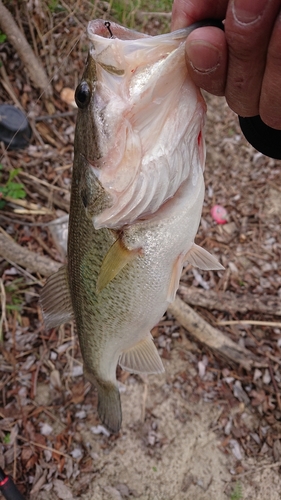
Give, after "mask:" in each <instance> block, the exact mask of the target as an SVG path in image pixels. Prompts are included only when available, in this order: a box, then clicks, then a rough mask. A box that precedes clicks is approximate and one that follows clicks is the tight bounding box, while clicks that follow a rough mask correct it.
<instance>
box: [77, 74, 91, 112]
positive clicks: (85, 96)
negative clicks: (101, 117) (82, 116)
mask: <svg viewBox="0 0 281 500" xmlns="http://www.w3.org/2000/svg"><path fill="white" fill-rule="evenodd" d="M90 99H91V89H90V86H89V84H88V83H87V82H86V81H83V82H81V83H79V85H78V87H77V88H76V90H75V102H76V104H77V106H78V108H80V109H85V108H86V107H87V106H88V104H89V102H90Z"/></svg>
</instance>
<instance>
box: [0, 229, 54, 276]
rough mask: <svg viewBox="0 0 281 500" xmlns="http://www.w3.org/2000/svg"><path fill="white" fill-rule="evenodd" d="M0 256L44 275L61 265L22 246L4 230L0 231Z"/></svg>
mask: <svg viewBox="0 0 281 500" xmlns="http://www.w3.org/2000/svg"><path fill="white" fill-rule="evenodd" d="M0 256H1V257H3V259H7V260H8V261H12V262H16V264H19V265H20V266H22V267H24V268H27V269H28V270H29V271H31V272H32V273H40V274H41V275H43V276H50V275H51V274H53V273H55V272H56V271H57V270H58V269H59V267H61V264H59V262H55V261H54V260H51V259H49V258H48V257H45V256H44V255H39V254H38V253H36V252H31V251H30V250H28V249H27V248H25V247H21V246H20V245H18V244H17V243H16V242H15V241H14V240H13V239H12V238H10V236H8V234H7V233H5V231H3V230H1V232H0Z"/></svg>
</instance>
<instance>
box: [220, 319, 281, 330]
mask: <svg viewBox="0 0 281 500" xmlns="http://www.w3.org/2000/svg"><path fill="white" fill-rule="evenodd" d="M217 325H220V326H227V325H257V326H276V327H279V328H281V323H280V321H279V322H278V321H258V320H255V319H238V320H234V319H233V320H229V321H217Z"/></svg>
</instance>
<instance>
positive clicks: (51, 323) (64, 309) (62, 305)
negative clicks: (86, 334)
mask: <svg viewBox="0 0 281 500" xmlns="http://www.w3.org/2000/svg"><path fill="white" fill-rule="evenodd" d="M40 304H41V307H42V311H43V316H44V321H45V325H46V328H47V329H48V330H49V329H50V328H55V327H56V326H59V325H62V324H63V323H67V322H68V321H71V320H72V319H73V310H72V305H71V298H70V292H69V287H68V278H67V268H66V266H62V267H61V268H60V269H59V270H58V271H57V272H56V273H55V274H52V276H50V277H49V278H48V280H47V281H46V284H45V285H44V287H43V289H42V291H41V294H40Z"/></svg>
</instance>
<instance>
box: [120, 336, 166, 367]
mask: <svg viewBox="0 0 281 500" xmlns="http://www.w3.org/2000/svg"><path fill="white" fill-rule="evenodd" d="M119 365H120V366H121V368H123V370H126V371H128V372H131V373H163V372H164V367H163V364H162V361H161V358H160V356H159V354H158V351H157V349H156V347H155V345H154V342H153V340H152V337H151V335H150V334H149V336H147V337H145V339H144V340H141V342H139V343H138V344H137V345H135V346H134V347H132V348H131V349H128V350H127V351H124V352H123V353H122V354H121V356H120V358H119Z"/></svg>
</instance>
